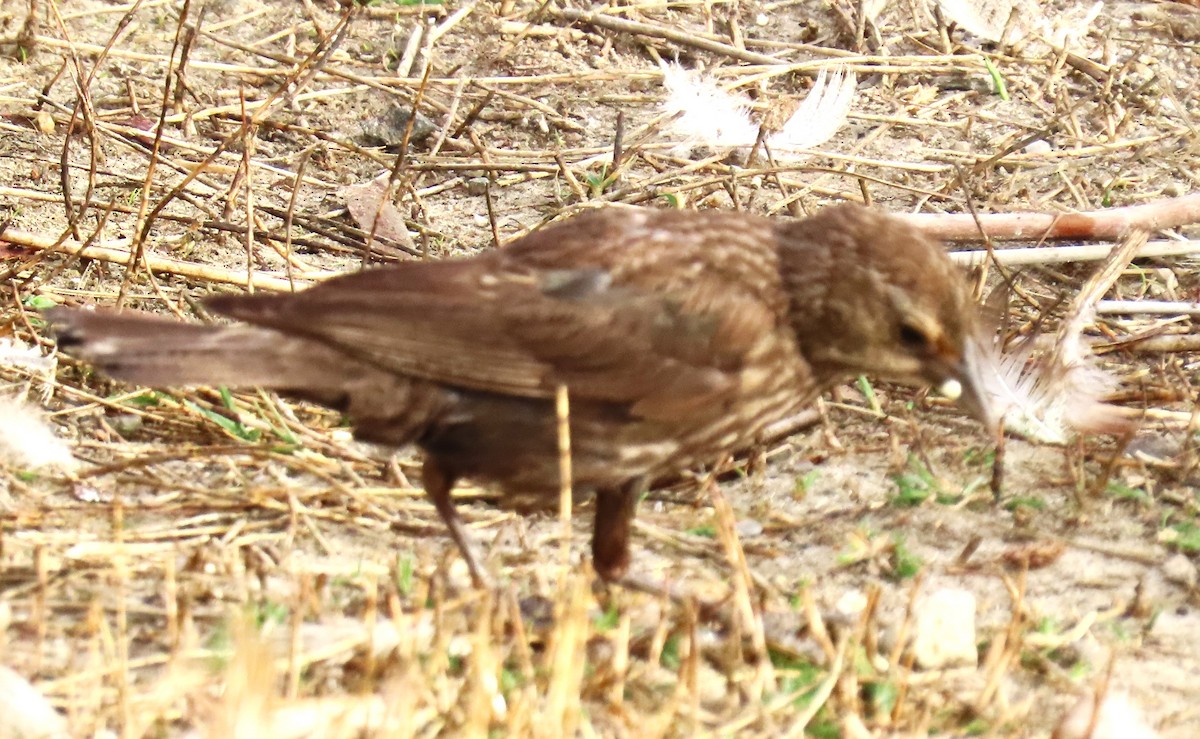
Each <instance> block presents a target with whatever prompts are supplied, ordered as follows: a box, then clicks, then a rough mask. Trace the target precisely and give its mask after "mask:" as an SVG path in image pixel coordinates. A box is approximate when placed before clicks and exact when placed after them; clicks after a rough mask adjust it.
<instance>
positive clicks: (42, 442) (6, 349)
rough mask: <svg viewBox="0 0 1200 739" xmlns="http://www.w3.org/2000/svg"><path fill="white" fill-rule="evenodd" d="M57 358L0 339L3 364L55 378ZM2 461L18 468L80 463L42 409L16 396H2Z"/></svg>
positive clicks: (64, 467)
mask: <svg viewBox="0 0 1200 739" xmlns="http://www.w3.org/2000/svg"><path fill="white" fill-rule="evenodd" d="M54 364H55V362H54V358H53V357H44V356H42V353H41V352H40V351H38V349H37V347H33V346H27V345H26V344H24V343H22V342H20V341H16V340H14V339H10V338H0V367H16V368H20V369H23V370H26V371H29V372H34V373H38V374H40V375H42V376H44V377H52V376H53V373H54ZM0 462H6V463H8V464H11V465H13V466H16V467H28V468H38V467H57V468H59V469H62V470H72V469H74V468H75V466H76V464H77V462H76V460H75V457H74V456H73V455H72V454H71V448H70V447H69V446H68V445H67V443H66V442H64V441H63V440H62V439H60V438H59V437H58V435H57V434H56V433H55V432H54V428H53V427H52V426H51V425H50V424H49V423H47V422H46V420H45V419H44V418H43V417H42V414H41V412H40V411H38V410H37V409H36V408H34V407H33V406H31V405H29V404H27V403H24V402H22V401H20V400H17V399H16V398H11V397H4V396H0Z"/></svg>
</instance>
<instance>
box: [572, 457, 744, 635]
mask: <svg viewBox="0 0 1200 739" xmlns="http://www.w3.org/2000/svg"><path fill="white" fill-rule="evenodd" d="M648 488H649V482H648V481H647V480H645V479H642V478H638V479H636V480H634V481H632V482H631V483H629V484H627V485H625V486H624V487H622V488H618V489H616V490H601V491H597V493H596V521H595V527H594V528H593V530H592V566H593V567H594V568H595V570H596V574H597V575H599V576H600V578H601V579H602V580H604V581H605V582H606V583H608V584H610V585H620V586H621V587H623V588H626V589H628V590H636V591H638V592H641V593H646V594H648V595H653V596H657V597H665V598H668V599H670V600H672V601H674V602H676V603H679V604H684V603H688V602H694V601H695V599H694V598H692V596H691V595H690V594H688V593H686V592H683V591H679V590H677V589H675V588H672V587H670V586H669V585H668V584H667V583H664V582H652V581H650V580H647V579H646V578H645V577H643V576H641V575H638V574H636V573H635V574H630V573H629V572H628V570H629V559H630V558H629V533H630V530H631V529H632V528H633V514H634V513H635V511H636V509H637V504H638V500H639V499H640V498H641V497H642V494H643V493H645V492H646V490H647V489H648ZM725 600H727V598H725V599H722V600H721V601H719V602H717V603H697V604H696V605H697V607H698V608H699V611H698V613H699V615H700V617H701V618H703V619H710V618H714V617H719V616H720V615H721V613H720V612H721V606H722V605H723V603H724V601H725Z"/></svg>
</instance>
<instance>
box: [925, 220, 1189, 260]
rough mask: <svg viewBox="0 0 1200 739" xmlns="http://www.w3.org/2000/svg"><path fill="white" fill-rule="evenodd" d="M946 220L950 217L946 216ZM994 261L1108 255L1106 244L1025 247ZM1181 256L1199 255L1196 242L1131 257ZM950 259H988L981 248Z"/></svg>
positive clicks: (1153, 247) (1159, 245)
mask: <svg viewBox="0 0 1200 739" xmlns="http://www.w3.org/2000/svg"><path fill="white" fill-rule="evenodd" d="M946 217H948V218H950V217H953V216H946ZM992 253H993V254H995V255H996V261H997V262H999V263H1000V264H1003V265H1004V266H1006V267H1019V266H1022V265H1028V264H1062V263H1064V262H1098V261H1100V260H1101V259H1107V258H1108V255H1109V254H1110V253H1112V246H1111V245H1109V244H1084V245H1082V246H1028V247H1018V248H1015V249H994V250H993V251H992ZM1185 254H1200V241H1147V242H1146V243H1145V244H1143V245H1142V247H1141V248H1140V249H1138V250H1137V253H1136V254H1134V258H1135V259H1137V258H1140V257H1178V256H1183V255H1185ZM950 259H951V260H953V261H954V262H955V263H957V264H961V265H962V266H964V267H975V266H978V265H980V264H983V263H984V262H986V261H987V260H988V252H987V251H986V250H984V249H977V250H973V251H956V252H952V253H951V254H950Z"/></svg>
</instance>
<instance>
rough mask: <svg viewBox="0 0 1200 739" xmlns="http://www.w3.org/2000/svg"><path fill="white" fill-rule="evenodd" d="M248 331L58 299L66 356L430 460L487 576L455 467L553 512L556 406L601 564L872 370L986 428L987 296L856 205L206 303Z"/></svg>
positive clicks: (632, 212)
mask: <svg viewBox="0 0 1200 739" xmlns="http://www.w3.org/2000/svg"><path fill="white" fill-rule="evenodd" d="M206 305H207V306H208V308H209V309H211V310H212V311H214V312H215V313H218V314H221V315H224V316H228V317H230V318H234V319H237V320H238V321H240V322H242V323H241V324H238V325H197V324H185V323H180V322H177V321H173V320H167V319H162V318H156V317H149V316H144V315H137V314H130V313H113V312H102V311H90V310H78V309H55V310H53V311H52V312H51V313H50V317H51V320H52V323H53V325H54V327H55V330H56V332H57V334H58V337H59V339H58V340H59V344H60V346H61V347H62V348H63V349H65V350H67V351H69V352H73V353H75V354H76V355H78V356H80V357H82V358H84V359H87V360H88V361H90V362H92V363H93V364H94V365H95V366H97V367H98V368H100V369H101V370H103V371H104V372H105V373H107V374H109V375H111V376H112V377H114V378H117V379H121V380H126V381H129V382H134V383H139V384H143V385H153V386H189V385H200V384H203V385H228V386H242V387H245V386H259V387H266V388H273V389H277V390H280V391H284V392H285V393H287V394H290V395H292V396H296V397H299V398H303V399H306V400H311V401H315V402H317V403H320V404H323V405H326V406H329V407H332V408H336V409H338V410H341V411H343V412H345V413H346V414H347V415H348V416H349V417H350V419H351V420H352V422H353V423H354V424H355V435H356V437H358V438H360V439H363V440H366V441H370V442H376V443H381V444H386V445H391V446H400V445H404V444H408V443H415V444H417V445H418V446H420V447H421V448H422V449H423V450H424V452H425V457H424V467H423V480H424V486H425V491H426V492H427V493H428V495H429V496H430V498H431V499H432V500H433V502H434V505H435V506H436V508H437V511H438V513H439V514H440V516H441V518H442V520H443V521H445V523H446V526H447V527H448V529H449V531H450V535H451V537H452V538H453V539H454V541H455V543H456V544H457V545H458V547H459V550H460V551H461V553H462V555H463V557H464V559H465V560H466V562H467V564H468V566H469V567H470V570H471V573H472V575H473V576H474V578H475V579H476V581H477V582H483V581H485V579H486V578H485V576H484V571H483V569H482V567H481V566H480V562H479V558H478V557H477V555H476V554H475V553H474V548H473V546H472V545H471V542H470V539H469V537H468V535H467V532H466V530H465V529H464V527H463V524H462V520H461V519H460V518H459V516H458V513H457V512H456V510H455V508H454V504H453V501H452V500H451V497H450V490H451V488H452V487H453V485H454V483H455V482H456V481H457V480H459V479H460V478H464V477H466V478H472V479H475V480H477V481H479V482H482V483H485V484H493V485H496V486H498V487H499V488H500V489H501V490H502V491H504V492H505V493H511V494H524V495H528V494H533V495H536V496H543V497H544V498H545V499H546V501H547V502H548V503H549V502H552V501H555V500H557V496H558V489H559V464H558V440H557V435H556V418H555V407H554V396H555V392H556V389H557V388H558V387H559V386H560V385H566V387H567V388H568V391H569V396H570V401H571V412H570V434H571V448H572V466H573V472H574V484H575V488H576V490H577V491H581V492H582V491H590V492H592V493H594V494H595V496H596V512H595V524H594V530H593V533H592V554H593V560H594V564H595V567H596V570H597V572H598V573H599V574H600V575H601V576H602V577H604V578H605V579H609V580H613V579H618V578H620V577H621V576H622V575H623V574H624V573H625V571H626V569H627V567H628V564H629V530H630V525H631V520H632V516H633V512H634V507H635V505H636V502H637V499H638V497H639V495H640V494H641V493H642V492H643V491H644V490H645V489H646V488H647V487H648V486H649V485H650V484H652V483H653V482H654V481H656V480H663V479H666V478H669V477H672V476H674V475H677V474H678V473H680V472H682V471H685V470H687V469H689V468H694V467H698V466H701V465H705V464H710V463H713V462H715V461H717V460H718V459H719V458H720V457H722V456H724V455H726V454H729V453H734V452H738V451H744V450H746V449H748V448H750V447H753V446H754V445H755V443H756V442H759V441H761V437H762V435H763V433H764V431H765V430H766V429H767V428H768V427H769V426H770V425H771V424H773V423H776V422H779V421H781V420H783V419H785V418H787V417H789V416H790V415H792V414H794V413H796V412H797V411H799V410H800V409H801V408H802V407H803V406H805V405H806V404H808V403H811V402H812V401H813V400H814V399H815V398H816V396H817V395H818V394H819V393H820V392H821V391H822V390H824V389H826V388H828V387H829V386H831V385H833V384H835V383H838V382H841V381H844V380H846V379H848V378H851V377H854V376H856V375H858V374H869V375H871V376H874V377H878V378H885V379H893V380H899V381H903V382H910V383H918V384H932V385H936V386H941V387H943V388H946V389H948V391H949V393H948V394H951V395H961V401H962V403H963V404H964V406H965V407H966V408H967V409H968V410H969V411H971V412H972V413H973V414H974V415H976V416H977V417H979V418H980V419H981V420H984V421H985V423H986V422H990V419H989V417H988V413H987V412H986V406H985V403H984V401H983V399H982V396H981V394H980V388H979V382H978V379H977V377H976V373H975V370H974V368H973V366H972V361H971V359H970V352H969V350H968V347H969V345H970V343H971V341H972V339H973V337H974V334H975V331H976V328H975V318H974V316H975V312H976V311H975V307H974V306H973V305H972V303H971V300H970V297H969V294H968V290H967V288H966V285H965V281H964V280H963V278H962V276H961V275H960V274H959V273H958V271H957V269H956V268H955V267H954V266H953V265H952V264H951V263H950V261H949V259H947V257H946V255H945V254H944V253H943V251H942V249H941V247H940V245H939V244H937V243H935V242H934V241H933V240H931V239H930V238H928V237H926V236H925V235H923V234H922V233H921V232H920V231H918V230H917V229H916V228H914V227H912V226H909V225H907V224H905V223H903V222H901V221H899V220H898V219H895V218H892V217H889V216H887V215H884V214H882V213H880V212H877V211H874V210H870V209H867V208H863V207H861V206H853V205H841V206H836V207H832V208H828V209H826V210H824V211H822V212H821V213H819V214H818V215H816V216H814V217H811V218H807V219H803V220H781V219H767V218H762V217H757V216H751V215H746V214H742V213H716V212H682V211H660V210H649V209H626V208H610V209H604V210H596V211H589V212H587V213H585V214H583V215H580V216H577V217H575V218H572V219H570V220H567V221H564V222H561V223H558V224H556V225H553V226H550V227H547V228H544V229H542V230H540V231H536V232H534V233H531V234H529V235H527V236H525V237H523V238H521V239H518V240H517V241H515V242H513V243H511V244H509V245H508V246H506V247H503V248H500V249H495V250H492V251H488V252H486V253H483V254H481V255H478V256H474V257H470V258H464V259H453V260H445V261H438V262H417V263H407V264H400V265H395V266H390V267H384V268H380V269H376V270H372V271H366V272H361V273H358V274H352V275H347V276H344V277H338V278H335V279H332V280H329V281H328V282H325V283H323V284H320V285H318V286H316V287H313V288H311V289H308V290H305V291H303V292H299V293H294V294H285V295H255V296H237V295H223V296H218V297H214V298H210V299H209V300H208V301H206Z"/></svg>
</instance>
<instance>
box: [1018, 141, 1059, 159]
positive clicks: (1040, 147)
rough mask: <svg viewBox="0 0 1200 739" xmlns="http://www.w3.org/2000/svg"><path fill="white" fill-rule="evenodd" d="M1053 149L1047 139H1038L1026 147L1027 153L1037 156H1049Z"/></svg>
mask: <svg viewBox="0 0 1200 739" xmlns="http://www.w3.org/2000/svg"><path fill="white" fill-rule="evenodd" d="M1053 149H1054V147H1052V146H1050V142H1049V141H1046V140H1045V139H1038V140H1037V141H1031V142H1029V145H1028V146H1026V147H1025V153H1026V154H1035V155H1036V154H1049V153H1050V152H1051V151H1052V150H1053Z"/></svg>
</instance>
